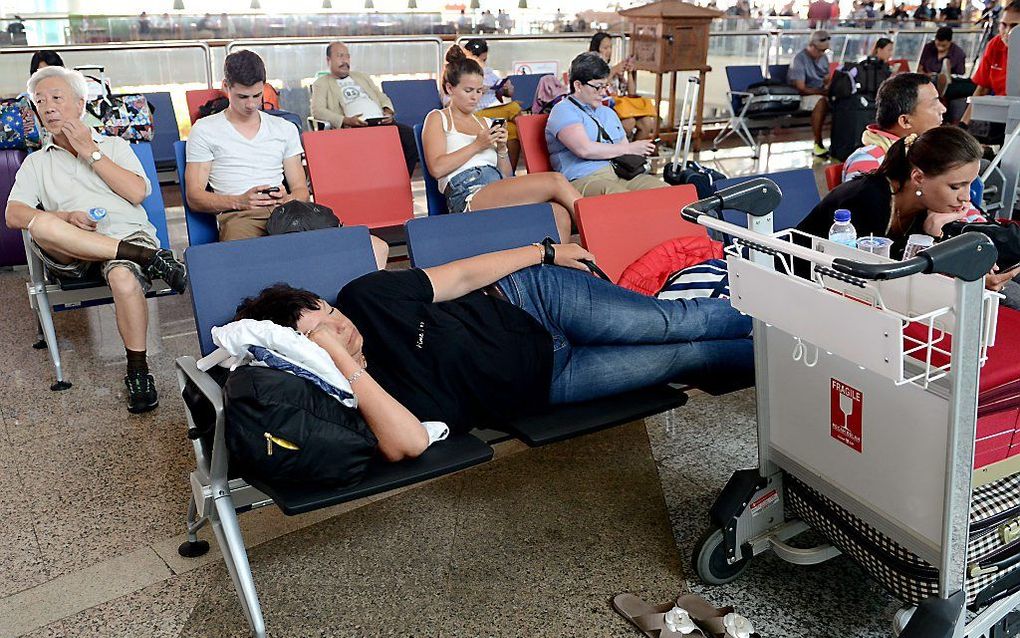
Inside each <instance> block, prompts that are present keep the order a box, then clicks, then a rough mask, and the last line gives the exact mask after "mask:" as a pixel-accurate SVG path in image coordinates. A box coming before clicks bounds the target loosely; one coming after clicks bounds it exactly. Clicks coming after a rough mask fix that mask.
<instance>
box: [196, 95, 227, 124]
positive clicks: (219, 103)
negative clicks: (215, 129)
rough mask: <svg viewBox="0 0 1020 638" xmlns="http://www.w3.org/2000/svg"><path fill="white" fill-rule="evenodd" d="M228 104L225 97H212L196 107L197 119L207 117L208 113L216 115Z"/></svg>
mask: <svg viewBox="0 0 1020 638" xmlns="http://www.w3.org/2000/svg"><path fill="white" fill-rule="evenodd" d="M228 106H230V100H228V99H227V98H225V97H214V98H213V99H211V100H209V101H208V102H206V103H205V104H203V105H202V106H200V107H198V119H202V118H203V117H207V116H209V115H216V114H217V113H219V112H220V111H225V110H227V107H228Z"/></svg>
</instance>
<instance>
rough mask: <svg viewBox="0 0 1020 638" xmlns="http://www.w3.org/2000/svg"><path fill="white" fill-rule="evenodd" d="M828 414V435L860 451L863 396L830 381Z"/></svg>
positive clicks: (848, 387) (853, 389)
mask: <svg viewBox="0 0 1020 638" xmlns="http://www.w3.org/2000/svg"><path fill="white" fill-rule="evenodd" d="M829 381H830V384H829V414H830V417H831V418H830V421H831V426H832V427H831V430H830V435H831V436H832V438H834V439H836V440H837V441H839V442H840V443H842V444H844V445H846V446H847V447H849V448H852V449H854V450H856V451H858V452H860V451H861V443H862V442H861V436H862V431H863V428H862V416H863V414H864V395H863V394H861V391H860V390H858V389H856V388H853V387H851V386H849V385H847V384H845V383H843V382H842V381H837V380H836V379H830V380H829Z"/></svg>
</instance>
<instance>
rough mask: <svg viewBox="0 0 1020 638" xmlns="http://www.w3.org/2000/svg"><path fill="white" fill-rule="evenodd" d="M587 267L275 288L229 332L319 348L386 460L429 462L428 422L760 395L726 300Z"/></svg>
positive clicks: (456, 271) (536, 255)
mask: <svg viewBox="0 0 1020 638" xmlns="http://www.w3.org/2000/svg"><path fill="white" fill-rule="evenodd" d="M479 88H480V85H479ZM582 259H594V256H593V255H592V254H591V253H589V252H588V251H587V250H585V249H583V248H581V247H580V246H578V245H576V244H560V245H550V246H549V247H544V246H542V245H538V244H536V245H532V246H523V247H520V248H514V249H512V250H504V251H500V252H494V253H488V254H485V255H479V256H477V257H471V258H469V259H462V260H459V261H454V262H450V263H448V264H444V265H442V266H436V267H434V268H427V269H424V270H422V269H418V268H411V269H406V270H399V271H395V270H381V271H378V272H374V273H371V274H367V275H364V276H362V277H359V278H358V279H355V280H354V281H352V282H350V283H348V284H347V285H346V286H344V287H343V289H342V290H340V291H339V294H338V295H337V297H336V299H335V300H330V301H332V303H330V302H329V301H327V300H324V299H321V298H319V297H318V296H317V295H315V294H314V293H311V292H308V291H305V290H299V289H295V288H291V287H289V286H286V285H284V284H278V285H276V286H272V287H270V288H267V289H265V290H263V291H262V292H261V294H259V295H258V296H257V297H255V298H249V299H246V300H245V301H244V302H242V303H241V305H240V306H239V307H238V309H237V313H236V315H235V320H241V319H253V320H256V321H265V320H269V321H273V322H275V323H277V324H279V325H282V326H285V327H288V328H291V329H294V330H297V331H299V332H301V333H302V334H304V335H306V336H307V337H308V338H309V339H311V340H312V341H313V342H315V343H316V344H318V345H319V346H320V347H322V348H323V349H324V350H325V351H326V352H327V353H328V354H329V356H330V358H331V359H332V361H333V363H335V364H336V367H337V368H338V369H339V371H340V374H342V375H343V376H344V377H346V378H347V379H349V380H350V383H351V386H352V388H353V389H354V391H355V393H356V394H357V396H358V409H359V410H360V411H361V414H362V416H363V417H364V419H365V421H366V423H367V424H368V426H369V428H370V429H371V430H372V432H373V433H374V434H375V435H376V438H377V440H378V445H379V451H380V453H381V454H382V456H383V457H384V458H386V459H387V460H389V461H399V460H401V459H406V458H414V457H416V456H419V455H420V454H421V453H422V452H424V451H425V449H426V448H427V447H428V443H429V438H428V434H427V432H426V430H425V428H424V427H423V426H422V422H423V421H441V422H443V423H446V424H447V426H449V428H450V430H451V431H452V432H454V433H462V432H467V431H468V430H470V429H471V428H472V427H475V426H478V425H480V424H483V423H486V424H491V423H494V422H495V423H503V422H505V421H507V420H509V419H512V418H515V417H518V416H522V415H525V414H528V413H531V412H540V411H542V410H544V409H545V408H546V407H547V406H548V405H549V404H561V403H572V402H578V401H587V400H590V399H594V398H598V397H606V396H612V395H615V394H619V393H622V392H626V391H628V390H634V389H638V388H644V387H648V386H653V385H657V384H661V383H666V382H679V383H689V384H694V385H697V386H698V387H701V388H704V389H706V390H710V391H713V392H725V391H728V390H732V389H737V388H742V387H747V386H749V385H751V384H753V383H754V356H753V345H752V341H751V339H750V334H751V319H750V317H747V316H744V315H741V314H740V313H739V312H738V311H737V310H735V309H734V308H733V307H732V306H731V305H730V303H729V300H726V299H718V298H716V299H709V298H698V299H693V300H672V301H667V300H659V299H655V298H654V297H648V296H645V295H641V294H639V293H636V292H632V291H630V290H626V289H624V288H621V287H619V286H616V285H614V284H611V283H609V282H607V281H603V280H601V279H599V278H597V277H594V276H592V275H591V274H590V273H589V272H588V269H587V267H586V266H585V265H584V264H582V263H581V261H580V260H582ZM539 264H544V265H539ZM593 308H598V309H599V312H594V313H593V312H592V309H593Z"/></svg>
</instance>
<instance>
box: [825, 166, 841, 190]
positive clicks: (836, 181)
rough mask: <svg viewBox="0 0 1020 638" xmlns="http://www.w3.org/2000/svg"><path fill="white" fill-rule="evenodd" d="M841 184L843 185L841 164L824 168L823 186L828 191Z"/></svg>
mask: <svg viewBox="0 0 1020 638" xmlns="http://www.w3.org/2000/svg"><path fill="white" fill-rule="evenodd" d="M841 183H843V162H840V163H839V164H829V165H828V166H826V167H825V184H826V185H827V186H828V187H829V190H830V191H831V190H832V189H834V188H836V187H837V186H839V185H840V184H841Z"/></svg>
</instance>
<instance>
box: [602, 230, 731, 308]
mask: <svg viewBox="0 0 1020 638" xmlns="http://www.w3.org/2000/svg"><path fill="white" fill-rule="evenodd" d="M722 256H723V249H722V244H721V243H719V242H717V241H713V240H711V239H709V238H708V237H676V238H674V239H668V240H666V241H664V242H662V243H661V244H659V245H658V246H656V247H655V248H652V249H651V250H649V251H648V252H646V253H645V254H643V255H641V256H640V257H638V258H637V260H636V261H635V262H634V263H632V264H631V265H629V266H627V269H626V270H624V271H623V273H622V274H620V280H619V281H618V282H617V283H618V284H619V285H620V286H623V287H624V288H626V289H628V290H633V291H634V292H640V293H641V294H643V295H649V296H654V295H657V294H659V291H660V290H662V287H663V286H664V285H665V284H666V280H667V279H669V276H670V275H672V274H673V273H675V272H677V271H679V270H683V269H684V268H687V267H688V266H693V265H695V264H700V263H701V262H703V261H708V260H709V259H722Z"/></svg>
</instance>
